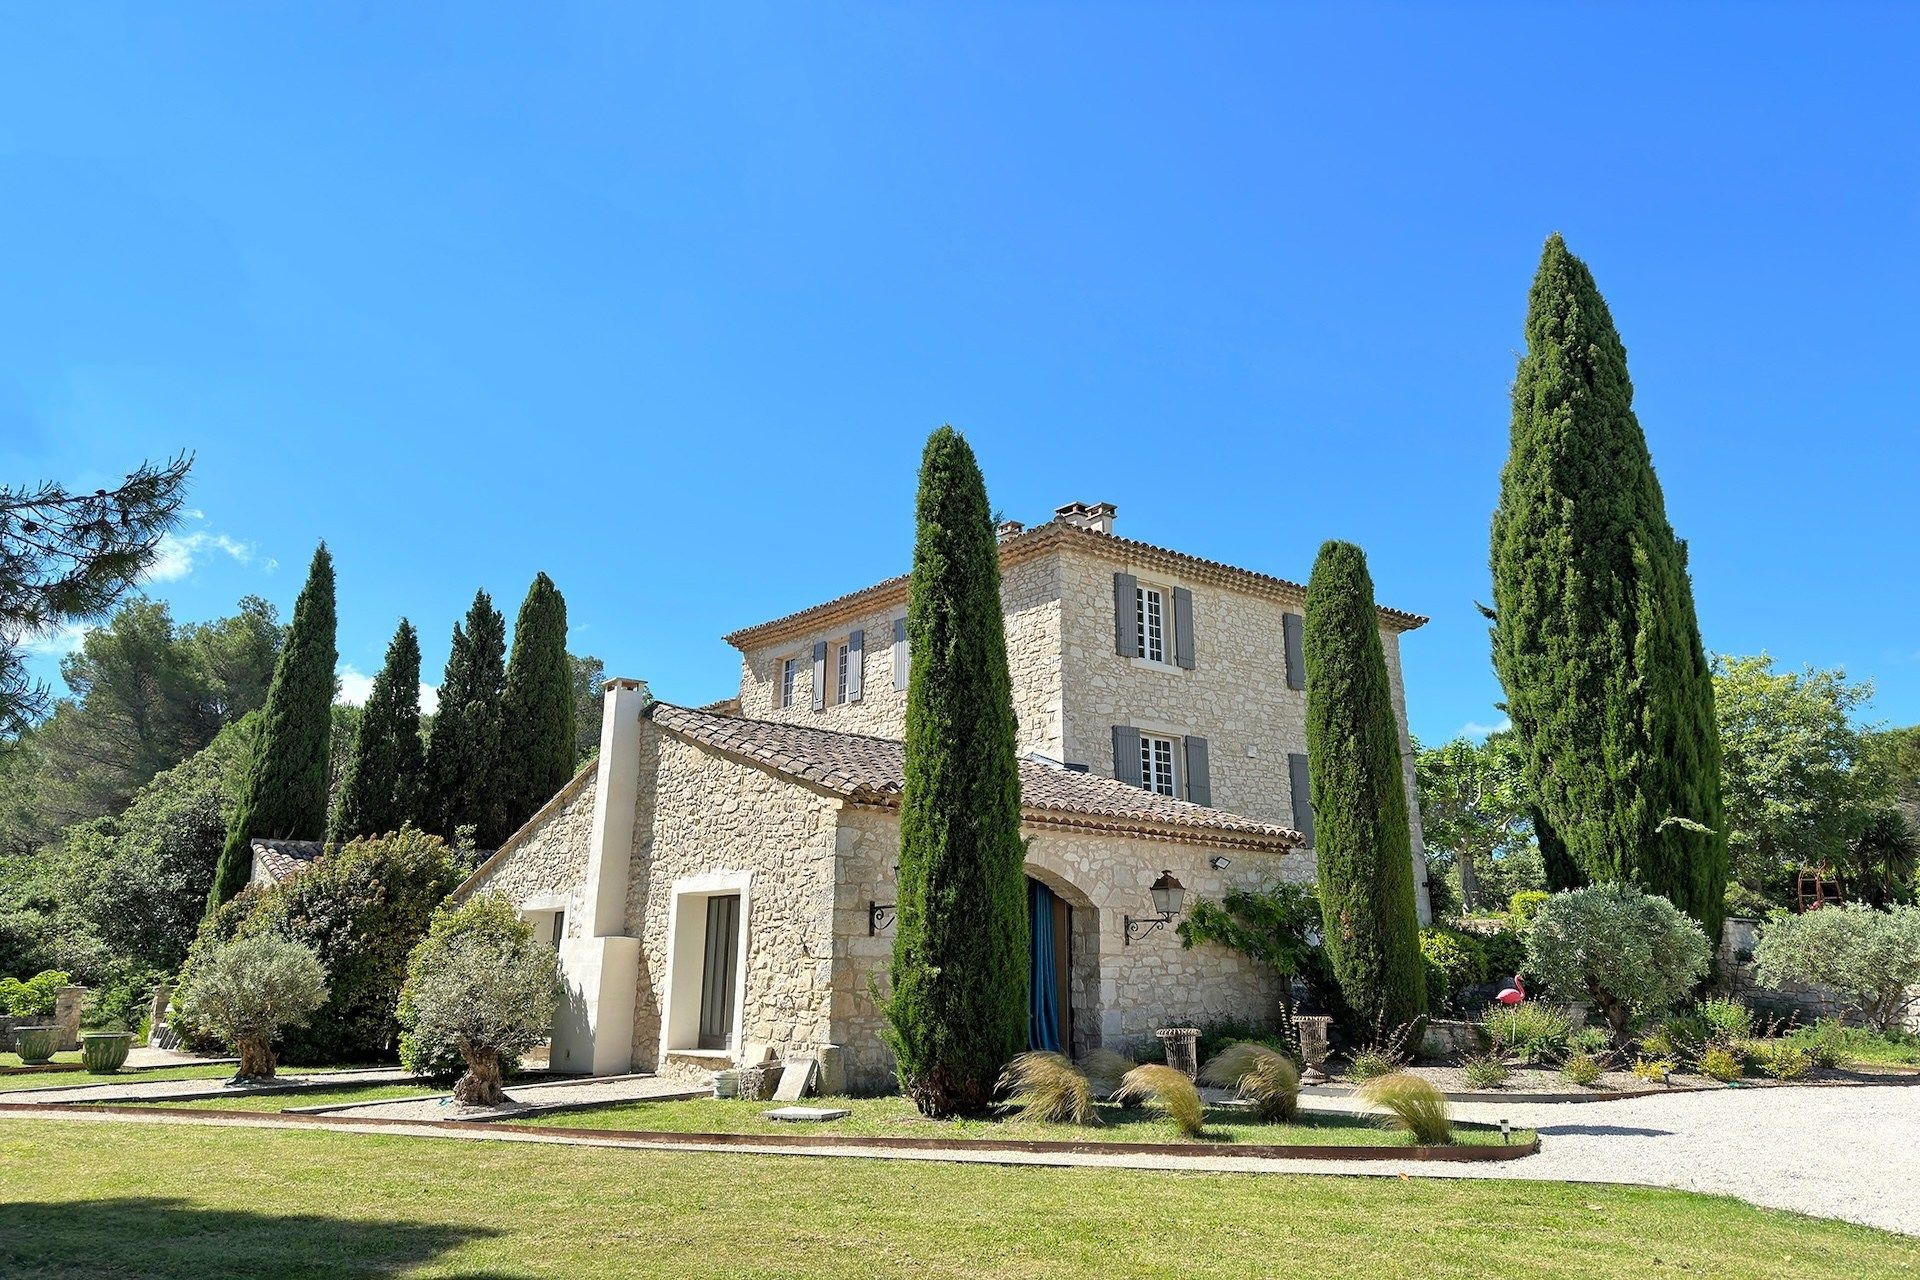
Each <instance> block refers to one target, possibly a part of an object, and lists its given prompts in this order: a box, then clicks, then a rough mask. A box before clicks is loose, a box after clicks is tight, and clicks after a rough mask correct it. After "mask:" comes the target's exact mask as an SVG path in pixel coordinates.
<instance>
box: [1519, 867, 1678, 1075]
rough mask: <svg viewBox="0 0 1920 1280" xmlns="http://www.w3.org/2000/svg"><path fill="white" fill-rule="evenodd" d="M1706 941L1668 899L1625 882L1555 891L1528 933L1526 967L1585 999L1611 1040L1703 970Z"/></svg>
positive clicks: (1555, 988)
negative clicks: (1609, 1030) (1604, 1022)
mask: <svg viewBox="0 0 1920 1280" xmlns="http://www.w3.org/2000/svg"><path fill="white" fill-rule="evenodd" d="M1707 953H1708V946H1707V936H1706V934H1704V933H1703V932H1701V930H1700V926H1699V925H1697V924H1695V923H1694V922H1693V921H1692V920H1690V919H1689V918H1687V916H1685V915H1683V914H1682V913H1681V912H1680V911H1679V910H1678V909H1676V908H1675V907H1674V905H1673V904H1672V903H1671V902H1668V901H1667V900H1666V899H1665V898H1662V897H1658V896H1655V895H1653V894H1646V893H1642V892H1640V891H1639V890H1638V889H1635V888H1633V887H1632V886H1631V885H1625V884H1603V885H1595V886H1593V887H1592V888H1589V889H1575V890H1572V891H1570V892H1567V893H1556V894H1554V895H1552V896H1551V897H1550V898H1548V900H1547V901H1546V902H1545V903H1543V904H1541V907H1540V910H1539V913H1538V915H1536V917H1535V918H1534V922H1533V927H1532V928H1531V929H1530V930H1528V932H1527V967H1528V969H1529V970H1530V971H1531V972H1532V973H1534V974H1535V975H1537V976H1538V977H1539V979H1540V981H1541V982H1542V983H1543V984H1544V985H1545V986H1546V988H1547V990H1548V991H1551V992H1553V993H1555V994H1556V995H1559V996H1561V997H1562V998H1564V999H1568V1000H1590V1001H1592V1002H1593V1006H1594V1008H1596V1009H1597V1010H1599V1012H1600V1014H1601V1015H1602V1016H1603V1017H1605V1018H1606V1020H1607V1023H1608V1025H1609V1026H1611V1027H1612V1028H1613V1032H1614V1034H1615V1036H1616V1037H1621V1038H1624V1037H1625V1035H1626V1032H1627V1028H1628V1027H1629V1026H1630V1025H1631V1024H1632V1022H1633V1019H1634V1017H1635V1015H1637V1014H1646V1013H1650V1012H1655V1011H1658V1010H1661V1009H1665V1008H1667V1007H1668V1006H1670V1005H1672V1004H1673V1003H1674V1002H1675V1001H1676V1000H1678V999H1680V998H1681V997H1682V996H1684V995H1685V994H1686V993H1687V992H1688V991H1690V990H1691V989H1692V988H1693V985H1694V984H1695V983H1696V982H1698V981H1699V980H1700V979H1701V978H1702V977H1703V976H1704V975H1705V974H1706V972H1707Z"/></svg>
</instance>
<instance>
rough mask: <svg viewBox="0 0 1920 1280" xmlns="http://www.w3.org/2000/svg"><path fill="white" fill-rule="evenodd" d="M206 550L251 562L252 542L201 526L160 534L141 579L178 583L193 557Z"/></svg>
mask: <svg viewBox="0 0 1920 1280" xmlns="http://www.w3.org/2000/svg"><path fill="white" fill-rule="evenodd" d="M209 551H222V552H225V553H226V554H227V555H228V556H230V557H232V558H233V559H234V560H235V561H236V562H237V563H239V564H250V563H252V561H253V554H254V546H253V544H252V543H251V542H241V541H239V540H238V539H236V538H229V537H228V536H227V535H226V534H224V533H213V532H211V531H209V530H204V529H203V530H201V531H200V532H198V533H187V534H179V533H165V534H162V535H160V545H159V547H158V548H157V549H156V551H155V554H154V557H153V563H152V564H150V565H148V566H147V571H146V573H145V574H144V575H142V581H145V582H178V581H179V580H180V579H182V578H184V577H186V576H187V575H188V574H190V573H192V572H193V567H194V564H195V562H196V560H197V559H198V558H199V557H200V556H201V555H202V554H204V553H206V552H209Z"/></svg>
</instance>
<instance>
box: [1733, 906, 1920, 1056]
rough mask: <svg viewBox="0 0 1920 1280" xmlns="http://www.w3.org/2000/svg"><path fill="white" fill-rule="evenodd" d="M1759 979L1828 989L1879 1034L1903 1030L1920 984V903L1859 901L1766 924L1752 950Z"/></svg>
mask: <svg viewBox="0 0 1920 1280" xmlns="http://www.w3.org/2000/svg"><path fill="white" fill-rule="evenodd" d="M1753 960H1754V965H1755V967H1756V968H1757V970H1758V973H1759V977H1760V981H1762V982H1764V983H1766V984H1767V985H1769V986H1786V985H1792V984H1800V983H1805V984H1809V985H1816V986H1825V987H1831V988H1832V989H1833V990H1834V991H1836V992H1838V993H1839V994H1840V996H1841V998H1842V999H1843V1000H1844V1001H1845V1002H1846V1004H1847V1007H1848V1008H1849V1009H1851V1010H1852V1011H1853V1012H1855V1013H1856V1014H1858V1015H1859V1016H1860V1017H1861V1018H1862V1019H1863V1020H1865V1021H1866V1022H1867V1023H1868V1024H1870V1025H1871V1026H1873V1027H1876V1028H1878V1029H1879V1030H1881V1031H1898V1030H1900V1029H1901V1028H1902V1027H1903V1026H1904V1024H1905V1021H1906V1016H1907V1011H1908V1010H1909V1009H1911V1008H1912V1007H1913V1003H1914V991H1915V989H1916V988H1917V987H1920V907H1913V906H1898V907H1894V908H1893V909H1892V910H1890V911H1879V910H1875V909H1874V908H1872V907H1869V906H1867V905H1866V904H1865V903H1862V902H1849V903H1847V904H1846V905H1845V906H1839V907H1822V908H1821V909H1820V910H1818V911H1808V912H1805V913H1803V914H1801V915H1797V916H1792V915H1786V914H1784V913H1782V914H1777V915H1775V916H1774V917H1773V918H1772V919H1771V920H1769V921H1767V923H1766V925H1765V927H1764V928H1762V929H1761V931H1760V941H1759V943H1758V945H1756V946H1755V947H1754V951H1753Z"/></svg>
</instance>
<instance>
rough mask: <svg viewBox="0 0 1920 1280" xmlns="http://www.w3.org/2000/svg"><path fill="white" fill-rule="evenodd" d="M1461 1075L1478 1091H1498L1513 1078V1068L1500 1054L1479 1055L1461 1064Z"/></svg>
mask: <svg viewBox="0 0 1920 1280" xmlns="http://www.w3.org/2000/svg"><path fill="white" fill-rule="evenodd" d="M1460 1074H1461V1075H1462V1076H1464V1077H1465V1078H1466V1081H1467V1083H1468V1084H1469V1085H1471V1086H1473V1087H1474V1088H1476V1089H1498V1088H1500V1087H1501V1086H1503V1085H1505V1084H1506V1083H1507V1081H1508V1080H1510V1079H1512V1078H1513V1068H1512V1067H1510V1066H1508V1065H1507V1063H1506V1060H1505V1059H1503V1058H1501V1057H1500V1056H1499V1055H1498V1054H1492V1053H1477V1054H1474V1055H1473V1056H1472V1057H1470V1058H1467V1059H1465V1060H1464V1061H1462V1062H1461V1064H1460Z"/></svg>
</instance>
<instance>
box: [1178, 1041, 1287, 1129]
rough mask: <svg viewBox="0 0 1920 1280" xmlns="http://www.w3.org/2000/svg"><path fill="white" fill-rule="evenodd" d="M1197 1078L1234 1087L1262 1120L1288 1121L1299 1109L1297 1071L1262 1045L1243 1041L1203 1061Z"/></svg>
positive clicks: (1212, 1083) (1285, 1056) (1279, 1055)
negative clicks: (1202, 1067) (1204, 1065)
mask: <svg viewBox="0 0 1920 1280" xmlns="http://www.w3.org/2000/svg"><path fill="white" fill-rule="evenodd" d="M1200 1078H1201V1079H1202V1080H1204V1081H1206V1082H1207V1083H1208V1084H1211V1085H1215V1086H1218V1087H1220V1088H1223V1089H1226V1088H1231V1089H1234V1090H1236V1091H1237V1092H1238V1093H1239V1095H1240V1096H1241V1097H1242V1098H1244V1099H1246V1100H1247V1101H1248V1102H1251V1103H1252V1104H1253V1110H1254V1114H1255V1115H1257V1116H1259V1117H1260V1118H1261V1119H1262V1120H1269V1121H1286V1120H1292V1119H1293V1118H1294V1116H1295V1115H1297V1114H1298V1113H1299V1110H1300V1071H1299V1068H1297V1067H1295V1066H1294V1065H1293V1059H1292V1058H1291V1057H1289V1056H1288V1055H1286V1054H1284V1053H1279V1052H1276V1051H1275V1050H1273V1049H1271V1048H1269V1047H1268V1046H1266V1045H1264V1044H1256V1043H1254V1042H1253V1041H1250V1040H1243V1041H1241V1042H1240V1043H1239V1044H1234V1045H1228V1046H1227V1048H1226V1049H1224V1050H1222V1051H1221V1052H1220V1053H1219V1054H1218V1055H1216V1056H1215V1057H1213V1058H1212V1059H1210V1060H1209V1061H1208V1062H1207V1065H1206V1067H1205V1069H1203V1070H1202V1071H1201V1073H1200Z"/></svg>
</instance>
